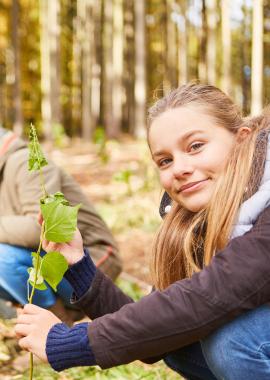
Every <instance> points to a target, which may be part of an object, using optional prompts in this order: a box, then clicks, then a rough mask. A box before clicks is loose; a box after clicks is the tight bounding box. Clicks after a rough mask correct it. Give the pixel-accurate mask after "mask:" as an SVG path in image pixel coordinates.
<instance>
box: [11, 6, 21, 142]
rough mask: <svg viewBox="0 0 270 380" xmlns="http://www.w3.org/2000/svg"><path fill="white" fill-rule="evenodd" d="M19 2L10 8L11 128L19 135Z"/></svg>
mask: <svg viewBox="0 0 270 380" xmlns="http://www.w3.org/2000/svg"><path fill="white" fill-rule="evenodd" d="M19 30H20V29H19V3H18V0H13V1H12V8H11V40H12V48H13V64H14V66H13V67H14V84H13V108H14V116H13V118H14V119H13V130H14V132H15V133H16V134H17V135H19V136H21V135H22V133H23V115H22V99H21V67H20V43H19V41H20V40H19Z"/></svg>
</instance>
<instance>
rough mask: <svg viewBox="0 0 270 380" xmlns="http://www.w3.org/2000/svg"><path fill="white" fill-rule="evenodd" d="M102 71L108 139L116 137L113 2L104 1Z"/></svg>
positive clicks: (109, 0) (110, 0)
mask: <svg viewBox="0 0 270 380" xmlns="http://www.w3.org/2000/svg"><path fill="white" fill-rule="evenodd" d="M103 16H104V23H103V62H102V66H103V70H104V76H103V80H104V84H103V107H104V108H103V112H104V121H105V128H106V133H107V136H108V137H109V138H113V137H116V136H115V131H114V129H113V126H114V120H113V108H112V94H113V46H112V37H113V1H112V0H104V3H103Z"/></svg>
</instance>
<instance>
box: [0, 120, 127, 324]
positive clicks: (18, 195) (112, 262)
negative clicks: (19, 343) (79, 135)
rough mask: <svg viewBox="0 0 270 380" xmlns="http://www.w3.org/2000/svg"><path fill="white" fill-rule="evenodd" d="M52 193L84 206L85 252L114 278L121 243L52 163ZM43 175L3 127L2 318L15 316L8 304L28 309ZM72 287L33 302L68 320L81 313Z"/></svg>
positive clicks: (48, 177) (47, 176) (48, 172)
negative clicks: (31, 168)
mask: <svg viewBox="0 0 270 380" xmlns="http://www.w3.org/2000/svg"><path fill="white" fill-rule="evenodd" d="M43 173H44V181H45V186H46V190H47V192H48V193H49V194H53V193H55V192H57V191H61V192H62V193H63V194H64V196H65V198H66V199H67V200H68V201H69V202H70V204H71V205H75V204H78V203H81V207H80V209H79V212H78V228H79V230H80V232H81V234H82V237H83V244H84V248H85V250H86V251H88V252H89V253H90V252H91V257H92V258H93V260H94V261H95V263H96V265H97V266H99V268H100V269H101V270H102V271H103V272H104V273H105V274H106V275H108V276H109V277H110V278H111V279H112V280H115V279H116V277H117V276H118V275H119V274H120V272H121V269H122V262H121V259H120V256H119V254H118V248H117V244H116V242H115V240H114V238H113V236H112V234H111V232H110V231H109V229H108V227H107V226H106V224H105V222H104V221H103V220H102V219H101V217H100V216H99V215H98V214H97V212H96V211H95V209H94V207H93V205H92V204H91V203H90V201H89V200H88V198H87V197H86V195H85V194H84V193H83V192H82V190H81V188H80V186H79V185H78V184H77V183H76V182H75V180H74V179H73V178H72V177H71V176H69V175H68V174H67V173H65V172H64V171H63V170H62V169H61V168H59V167H58V166H57V165H55V164H54V163H53V162H52V161H49V164H48V165H47V166H45V167H44V168H43ZM41 197H42V194H41V190H40V177H39V173H38V172H29V171H28V148H27V144H26V143H25V142H24V141H23V140H22V139H20V138H18V137H17V136H16V134H14V133H13V132H11V131H8V130H6V129H4V128H2V127H0V316H2V317H10V316H13V315H14V313H12V309H11V310H10V309H9V308H8V306H7V304H6V303H5V301H6V300H8V301H12V302H13V303H16V304H20V305H25V304H26V303H27V302H28V301H27V279H28V273H27V268H29V267H31V266H32V257H31V252H32V251H35V250H36V249H37V247H38V244H39V239H40V225H39V224H38V220H37V217H38V213H39V199H40V198H41ZM71 293H72V287H71V286H70V284H69V283H68V281H67V280H66V279H63V280H62V282H61V283H60V284H59V286H58V289H57V293H56V294H55V293H54V291H53V290H52V289H51V288H48V289H47V290H43V291H41V290H36V292H35V295H34V299H33V302H34V303H35V304H36V305H39V306H42V307H44V308H47V309H50V310H52V311H53V312H54V313H55V314H56V315H58V316H59V317H60V318H63V319H64V320H65V321H66V322H70V321H71V322H72V320H73V317H74V318H75V319H76V318H78V317H79V316H81V315H82V313H77V312H75V311H74V306H72V305H70V296H71Z"/></svg>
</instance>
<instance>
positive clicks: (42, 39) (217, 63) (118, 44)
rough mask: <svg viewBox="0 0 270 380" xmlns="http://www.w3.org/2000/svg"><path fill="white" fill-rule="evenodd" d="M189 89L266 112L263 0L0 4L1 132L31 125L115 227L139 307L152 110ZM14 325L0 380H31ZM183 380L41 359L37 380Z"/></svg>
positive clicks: (0, 339)
mask: <svg viewBox="0 0 270 380" xmlns="http://www.w3.org/2000/svg"><path fill="white" fill-rule="evenodd" d="M190 81H199V82H202V83H209V84H212V85H215V86H217V87H219V88H221V89H222V90H223V91H224V92H225V93H226V94H228V95H229V96H230V97H231V98H232V99H233V100H234V101H235V102H236V103H237V104H238V105H239V106H240V108H241V109H242V110H243V114H244V115H249V114H251V115H256V114H258V113H260V112H261V110H262V109H263V108H264V107H267V106H268V104H269V102H270V0H253V1H252V0H234V1H233V0H147V1H145V0H0V127H4V128H6V129H8V130H12V131H14V132H15V133H16V134H17V135H18V136H21V137H23V138H26V139H27V138H28V133H29V126H30V125H31V124H33V125H34V126H35V127H36V129H37V132H38V136H39V138H40V141H42V145H43V146H44V148H45V149H44V151H45V152H46V155H48V156H49V158H52V160H53V161H54V162H55V163H56V164H57V165H58V166H59V167H61V168H63V169H64V170H65V171H66V172H68V173H69V174H71V176H72V177H73V178H75V180H76V181H77V182H78V183H79V184H80V186H81V188H82V189H83V191H84V193H85V194H86V195H87V197H88V198H89V199H90V200H91V202H93V204H94V205H95V208H96V210H97V211H98V213H99V214H100V215H101V216H102V218H103V219H104V220H105V221H106V223H107V225H108V227H109V228H110V229H111V231H112V233H113V235H114V236H115V238H116V241H117V243H118V245H119V248H120V253H121V257H122V259H123V272H122V273H121V274H120V276H119V278H118V280H117V284H118V286H119V287H120V288H121V289H122V290H123V291H124V292H126V293H127V294H129V295H130V296H131V297H132V298H134V299H136V300H137V299H139V298H140V297H142V296H144V295H145V294H147V293H149V292H150V291H151V281H150V272H149V269H148V263H149V251H150V248H151V242H152V240H153V237H154V235H155V233H156V231H157V229H158V227H159V225H160V222H161V218H160V215H159V213H158V208H159V202H160V199H161V190H160V184H159V181H158V178H157V177H158V176H157V170H156V168H155V167H154V165H153V164H152V162H151V157H150V154H149V150H148V147H147V143H146V124H147V110H148V108H149V106H151V105H152V104H153V102H154V101H155V100H156V99H157V98H160V97H162V96H163V95H165V94H167V93H168V91H169V90H170V89H172V88H176V87H178V86H180V85H182V84H185V83H187V82H190ZM0 218H1V215H0ZM0 301H1V300H0ZM0 307H1V305H0ZM0 311H1V310H0ZM14 323H15V322H14V319H7V320H5V319H4V318H3V319H1V317H0V378H1V380H15V379H20V380H26V379H28V378H29V377H28V365H29V358H28V353H26V352H25V351H23V350H21V349H20V348H19V347H18V341H17V339H16V337H15V333H14ZM179 378H180V377H179V376H178V375H176V374H175V373H174V372H173V371H171V370H170V369H168V368H167V367H166V366H165V364H164V363H163V362H161V361H160V362H158V363H156V364H154V365H151V366H150V365H147V364H143V363H141V362H137V361H136V362H134V363H132V364H129V365H123V366H120V367H116V368H112V369H108V370H104V371H101V369H100V368H97V367H89V368H83V367H81V368H73V369H69V370H66V371H63V372H61V373H60V374H58V373H56V372H54V371H53V370H52V369H51V368H50V367H49V366H48V365H41V363H40V362H39V361H38V360H37V361H35V371H34V379H35V380H39V379H40V380H46V379H50V380H51V379H58V380H76V379H93V380H113V379H115V380H139V379H148V380H176V379H179Z"/></svg>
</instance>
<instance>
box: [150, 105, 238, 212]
mask: <svg viewBox="0 0 270 380" xmlns="http://www.w3.org/2000/svg"><path fill="white" fill-rule="evenodd" d="M236 136H237V134H233V133H232V132H229V131H228V130H227V129H225V128H224V127H221V126H218V125H217V124H216V122H215V121H214V119H213V118H211V117H210V116H208V115H207V114H206V113H204V112H203V110H202V109H201V110H200V109H198V107H196V108H195V107H191V106H189V107H179V108H174V109H169V110H167V111H165V112H164V113H162V114H161V115H160V116H158V117H157V118H156V119H154V121H153V122H152V125H151V127H150V131H149V143H150V149H151V153H152V157H153V160H154V161H155V163H156V165H157V167H158V169H159V175H160V181H161V184H162V186H163V187H164V189H165V190H166V191H167V193H168V194H169V195H170V197H171V198H172V199H173V200H174V201H176V202H177V203H179V204H181V205H182V206H183V207H185V208H186V209H188V210H190V211H193V212H197V211H199V210H202V209H203V208H204V207H206V206H207V204H208V202H209V201H210V199H211V196H212V194H213V191H214V187H215V183H216V181H217V179H218V178H219V176H220V175H222V171H223V169H224V167H225V165H226V163H227V161H228V158H229V155H230V152H231V150H232V148H233V146H234V144H235V142H236Z"/></svg>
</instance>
